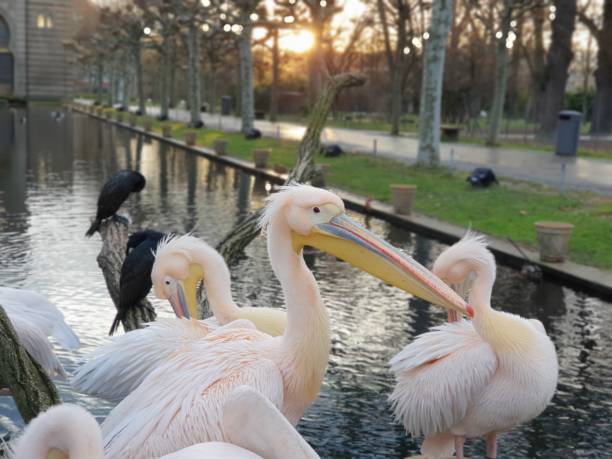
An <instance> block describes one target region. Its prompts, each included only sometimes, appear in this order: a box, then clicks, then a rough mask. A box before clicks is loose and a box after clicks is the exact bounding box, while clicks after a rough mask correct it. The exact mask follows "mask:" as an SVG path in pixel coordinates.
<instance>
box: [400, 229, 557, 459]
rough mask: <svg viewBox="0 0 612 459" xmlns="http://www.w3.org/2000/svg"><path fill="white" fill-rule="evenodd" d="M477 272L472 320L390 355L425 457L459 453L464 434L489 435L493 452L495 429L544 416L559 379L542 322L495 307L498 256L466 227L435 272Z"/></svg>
mask: <svg viewBox="0 0 612 459" xmlns="http://www.w3.org/2000/svg"><path fill="white" fill-rule="evenodd" d="M471 272H474V273H475V274H476V279H475V281H474V283H473V287H472V290H471V293H470V306H468V308H467V312H468V315H469V316H471V317H473V320H472V321H471V322H469V321H466V320H462V321H459V322H452V323H447V324H444V325H441V326H439V327H434V329H433V330H432V331H430V332H428V333H424V334H422V335H420V336H418V337H417V339H416V340H415V341H414V342H413V343H411V344H409V345H408V346H406V347H405V348H404V349H403V350H402V351H401V352H400V353H399V354H397V355H396V356H395V357H394V358H393V359H392V360H391V362H390V365H391V369H392V371H393V372H394V373H395V376H396V378H397V385H396V387H395V390H394V391H393V393H392V395H391V397H390V399H391V401H392V403H393V405H394V410H395V416H396V418H397V419H398V421H400V422H403V424H404V427H405V428H406V431H407V432H410V433H411V434H412V435H414V436H419V435H423V436H425V441H424V442H423V445H422V448H421V452H422V453H423V455H425V456H427V457H432V458H435V457H444V456H451V455H452V453H453V451H456V454H457V458H458V459H461V458H463V444H464V441H465V439H466V438H471V437H481V436H486V442H487V457H488V458H491V459H494V458H495V457H496V454H497V442H496V435H497V434H498V433H501V432H504V431H507V430H509V429H511V428H513V427H515V426H517V425H519V424H521V423H523V422H527V421H529V420H531V419H533V418H535V417H536V416H538V415H539V414H540V413H541V412H542V411H543V410H544V409H545V408H546V406H547V405H548V404H549V402H550V400H551V399H552V397H553V395H554V393H555V388H556V386H557V378H558V372H559V368H558V364H557V353H556V351H555V347H554V345H553V343H552V341H551V340H550V338H549V337H548V336H547V335H546V331H545V330H544V326H543V325H542V323H541V322H539V321H538V320H534V319H531V320H527V319H524V318H522V317H520V316H517V315H514V314H509V313H505V312H501V311H496V310H494V309H492V308H491V304H490V303H491V290H492V288H493V283H494V282H495V259H494V258H493V255H492V254H491V252H489V250H487V248H486V241H485V239H484V238H482V237H477V236H473V235H470V234H468V235H466V237H465V238H464V239H462V240H461V241H459V242H458V243H456V244H455V245H453V246H451V247H450V248H448V249H446V250H445V251H444V252H443V253H442V254H441V255H440V256H439V257H438V259H437V260H436V262H435V264H434V273H436V274H437V275H438V276H440V277H441V278H442V279H444V280H446V281H447V282H449V283H451V284H460V283H462V282H463V281H464V280H465V279H466V278H467V277H468V276H469V274H470V273H471Z"/></svg>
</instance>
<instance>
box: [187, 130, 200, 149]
mask: <svg viewBox="0 0 612 459" xmlns="http://www.w3.org/2000/svg"><path fill="white" fill-rule="evenodd" d="M196 138H197V133H196V132H194V131H187V132H185V143H186V144H187V145H188V146H190V147H193V146H194V145H195V144H196Z"/></svg>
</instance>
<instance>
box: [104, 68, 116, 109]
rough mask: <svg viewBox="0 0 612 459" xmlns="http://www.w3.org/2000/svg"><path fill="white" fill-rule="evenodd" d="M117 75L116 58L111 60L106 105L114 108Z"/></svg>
mask: <svg viewBox="0 0 612 459" xmlns="http://www.w3.org/2000/svg"><path fill="white" fill-rule="evenodd" d="M116 74H117V64H116V62H115V58H111V61H110V65H109V72H108V93H107V94H106V104H107V105H108V106H109V107H112V106H113V105H114V103H115V76H116Z"/></svg>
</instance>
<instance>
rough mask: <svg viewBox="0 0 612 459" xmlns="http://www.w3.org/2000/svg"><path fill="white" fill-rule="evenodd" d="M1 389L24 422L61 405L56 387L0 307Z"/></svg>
mask: <svg viewBox="0 0 612 459" xmlns="http://www.w3.org/2000/svg"><path fill="white" fill-rule="evenodd" d="M0 349H2V352H0V387H4V388H6V389H3V391H4V393H3V394H0V395H11V396H12V397H13V400H15V405H17V409H18V410H19V413H20V414H21V417H22V418H23V420H24V421H25V422H26V423H27V422H30V420H31V419H33V418H35V417H36V416H38V413H40V412H41V411H44V410H46V409H47V408H49V407H50V406H52V405H55V404H57V403H60V398H59V395H58V393H57V389H56V388H55V385H54V384H53V382H52V381H51V379H49V376H48V375H47V373H46V372H45V370H43V369H42V367H41V366H40V365H39V364H38V362H36V361H35V360H34V359H33V358H32V357H31V356H30V354H28V352H27V351H26V350H25V349H24V348H23V346H22V345H21V343H20V342H19V338H18V337H17V334H16V333H15V329H14V328H13V324H12V323H11V321H10V319H9V318H8V316H7V315H6V312H5V311H4V308H3V307H2V306H0Z"/></svg>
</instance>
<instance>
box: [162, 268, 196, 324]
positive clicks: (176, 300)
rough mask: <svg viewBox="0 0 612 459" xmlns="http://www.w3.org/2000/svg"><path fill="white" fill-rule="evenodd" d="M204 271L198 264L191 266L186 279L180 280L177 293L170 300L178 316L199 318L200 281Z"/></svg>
mask: <svg viewBox="0 0 612 459" xmlns="http://www.w3.org/2000/svg"><path fill="white" fill-rule="evenodd" d="M203 276H204V273H203V271H202V267H201V266H200V265H198V264H192V265H190V266H189V275H188V276H187V278H186V279H184V280H182V281H178V282H177V285H176V294H175V295H173V296H172V297H171V298H169V300H170V304H171V305H172V309H173V310H174V313H175V314H176V316H177V317H178V318H182V317H184V318H186V319H198V318H199V308H198V283H199V282H200V281H201V280H202V278H203Z"/></svg>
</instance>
